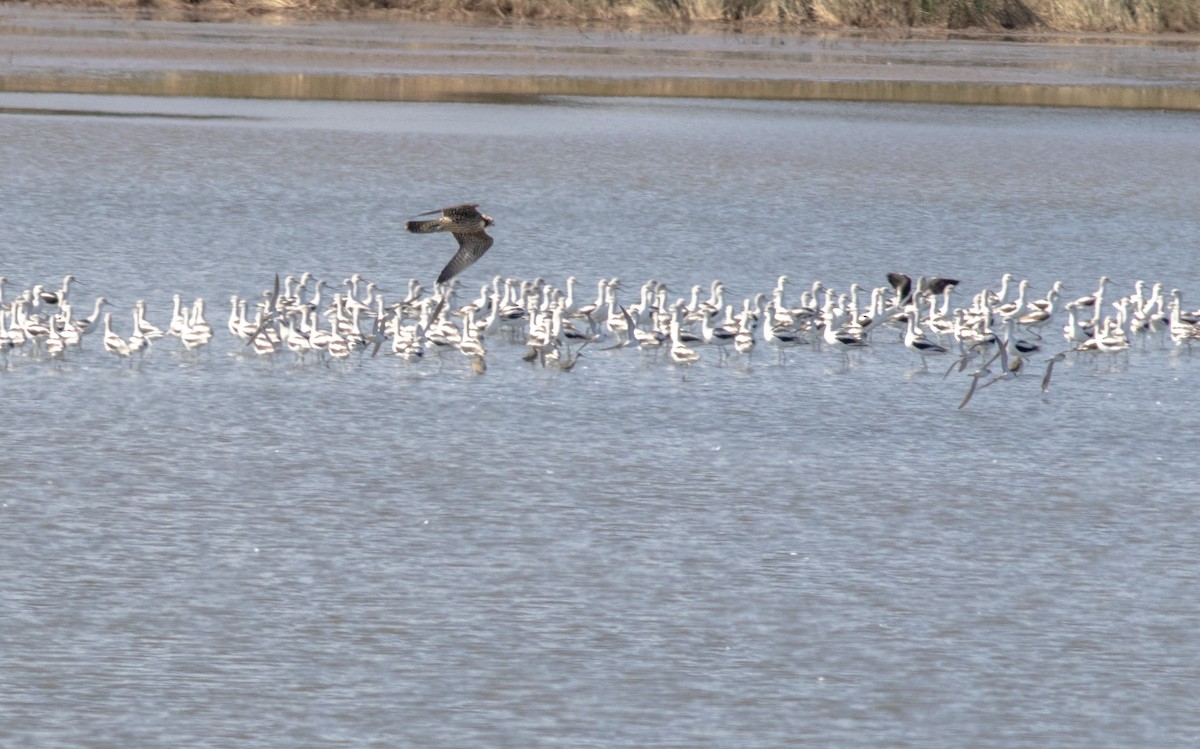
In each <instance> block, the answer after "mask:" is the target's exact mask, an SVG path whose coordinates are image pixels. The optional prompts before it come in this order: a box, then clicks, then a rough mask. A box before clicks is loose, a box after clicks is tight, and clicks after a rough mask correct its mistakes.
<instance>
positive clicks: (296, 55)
mask: <svg viewBox="0 0 1200 749" xmlns="http://www.w3.org/2000/svg"><path fill="white" fill-rule="evenodd" d="M0 45H2V46H0V48H2V49H3V50H4V54H3V55H0V91H9V92H25V93H29V92H54V93H120V94H132V95H155V96H229V97H238V98H245V97H249V98H299V99H304V98H318V99H334V100H337V99H344V100H385V101H387V100H422V101H439V100H451V101H486V100H497V101H499V100H533V99H536V98H538V97H548V96H651V97H689V98H706V97H707V98H752V99H783V100H816V99H821V100H847V101H903V102H922V103H956V104H1012V105H1040V106H1085V107H1086V106H1091V107H1120V108H1148V109H1173V110H1185V111H1196V110H1200V38H1195V37H1183V36H1172V37H1168V38H1165V39H1160V38H1159V37H1140V36H1130V35H1112V36H1104V35H1086V34H1079V35H1062V34H1038V35H1021V36H1015V37H1014V36H1012V35H1007V36H999V35H993V34H984V33H979V34H974V35H970V36H962V37H950V36H944V35H943V36H941V37H940V38H938V37H936V36H933V35H928V34H910V35H904V36H899V35H892V36H888V35H879V34H874V35H872V34H862V33H853V34H846V33H842V32H838V31H824V32H818V33H806V34H789V35H770V34H747V33H739V34H733V33H720V32H715V31H711V30H707V31H706V30H701V31H695V30H693V31H691V32H689V33H677V32H674V31H669V30H666V29H663V28H645V27H641V28H638V29H636V30H632V29H612V28H607V29H591V28H574V27H572V28H567V27H563V26H560V25H553V24H551V25H536V26H535V25H519V26H514V25H512V24H505V25H499V26H498V25H468V24H448V23H431V22H420V21H408V22H399V21H394V20H393V21H380V20H365V19H363V18H353V19H343V20H328V19H313V20H308V21H305V22H302V23H292V22H288V23H283V24H277V23H274V22H271V21H270V20H269V19H265V18H258V19H251V18H246V19H241V20H237V21H228V22H224V23H180V22H176V21H169V20H161V19H159V18H157V17H143V16H142V15H141V14H138V13H112V12H107V11H106V12H97V11H78V10H63V9H49V8H46V7H43V6H35V7H30V6H11V5H0Z"/></svg>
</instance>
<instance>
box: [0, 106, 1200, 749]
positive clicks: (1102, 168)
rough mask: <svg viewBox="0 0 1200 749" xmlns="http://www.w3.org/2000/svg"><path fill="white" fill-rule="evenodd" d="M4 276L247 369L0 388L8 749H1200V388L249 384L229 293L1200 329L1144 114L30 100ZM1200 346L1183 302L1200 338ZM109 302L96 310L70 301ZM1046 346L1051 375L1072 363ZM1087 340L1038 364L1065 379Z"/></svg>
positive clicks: (1166, 169) (1078, 366) (886, 361)
mask: <svg viewBox="0 0 1200 749" xmlns="http://www.w3.org/2000/svg"><path fill="white" fill-rule="evenodd" d="M0 110H2V111H0V164H2V165H3V166H2V171H0V225H2V226H3V235H2V237H0V273H2V274H3V275H5V276H7V277H8V278H9V279H10V281H11V285H10V287H9V289H8V293H9V294H12V293H13V290H14V288H15V289H16V290H20V289H23V288H29V287H30V286H32V285H33V284H34V283H45V284H47V285H48V286H51V287H56V285H57V283H58V282H59V281H60V280H61V277H62V276H63V275H64V274H66V273H72V274H74V275H75V276H77V277H78V279H79V280H80V281H81V283H82V285H80V286H78V287H76V288H75V289H74V290H73V291H72V294H73V296H74V297H75V298H76V300H77V301H76V305H77V306H83V305H82V304H81V302H83V301H84V300H87V302H90V300H91V299H92V298H93V297H94V296H95V295H100V294H103V295H105V296H107V297H108V298H109V299H110V300H111V301H112V302H113V303H114V305H115V306H114V309H115V310H116V314H115V315H114V317H115V320H116V325H117V328H118V330H120V331H123V332H128V328H129V322H130V318H129V313H130V311H131V310H132V305H133V302H134V300H136V299H145V300H146V301H147V303H148V306H149V317H150V318H151V320H152V321H154V322H156V323H158V324H159V325H165V323H166V321H167V317H168V315H169V311H170V299H171V295H172V294H173V293H181V294H183V295H184V297H185V299H188V300H190V299H191V298H194V297H195V296H203V297H205V299H206V300H208V303H209V318H210V319H211V320H212V322H213V324H214V327H215V328H217V334H216V338H215V339H214V341H213V343H212V344H211V345H210V346H209V347H208V348H207V349H206V350H205V351H204V352H202V353H201V354H200V355H199V356H197V357H194V358H189V357H184V356H182V355H181V354H180V352H179V350H178V345H177V344H176V343H171V342H168V341H162V342H159V344H156V346H155V347H154V348H153V349H151V351H150V352H149V353H148V354H147V355H146V357H145V359H144V360H142V361H141V362H139V363H137V364H135V365H134V366H132V367H131V366H129V365H128V364H126V363H123V362H119V361H117V360H115V359H113V358H111V357H108V356H105V355H104V353H103V351H102V350H101V348H100V345H99V343H100V341H99V339H98V337H93V338H91V339H88V340H86V342H85V344H84V348H85V350H84V351H82V352H79V353H71V354H69V355H68V357H67V358H66V360H65V361H63V362H62V363H61V364H57V365H56V364H53V363H50V362H45V361H33V360H31V359H29V358H28V357H26V356H23V355H19V354H18V355H14V356H13V357H12V360H11V362H10V364H9V367H8V368H7V370H5V371H0V392H2V394H3V396H2V397H3V403H4V409H3V418H2V419H0V438H2V441H0V446H2V447H0V472H2V474H3V476H4V479H3V486H4V489H3V490H2V494H3V499H2V500H0V612H3V622H4V625H3V626H2V627H0V743H3V744H5V745H8V746H31V747H114V746H120V747H141V746H145V747H149V746H214V747H216V746H221V747H227V746H242V747H295V746H354V747H358V746H380V747H383V746H388V747H392V746H425V747H434V746H437V747H540V746H572V747H584V746H592V747H609V746H644V747H700V746H712V747H731V748H732V747H737V748H738V749H745V748H749V747H780V746H830V747H832V746H837V747H877V748H879V749H883V748H885V747H886V748H892V747H904V746H914V747H916V746H920V747H945V748H946V749H960V748H961V747H971V746H980V747H983V746H986V747H990V748H996V747H1029V748H1031V749H1033V748H1037V749H1042V748H1044V747H1048V746H1054V747H1081V748H1082V747H1088V748H1089V749H1093V748H1096V747H1130V746H1145V747H1151V746H1153V747H1160V748H1169V747H1193V746H1196V744H1197V742H1198V741H1200V717H1198V716H1200V713H1198V712H1197V711H1196V705H1197V704H1200V599H1197V597H1196V595H1195V592H1196V590H1198V589H1200V560H1198V555H1197V544H1196V542H1195V530H1196V528H1197V527H1200V517H1198V515H1200V509H1198V508H1200V505H1198V502H1197V499H1198V497H1200V490H1198V489H1197V480H1198V479H1200V463H1198V462H1197V461H1196V459H1195V455H1194V450H1193V445H1194V442H1195V435H1196V434H1197V430H1198V429H1200V407H1198V404H1197V398H1196V391H1197V385H1198V384H1200V359H1197V358H1193V357H1192V356H1191V355H1190V354H1189V353H1188V352H1187V350H1186V349H1183V350H1174V349H1173V348H1172V347H1171V346H1170V344H1169V342H1167V345H1162V344H1160V342H1159V341H1158V340H1156V339H1151V340H1149V341H1147V343H1146V345H1145V346H1144V347H1143V346H1142V345H1141V344H1140V343H1139V344H1138V345H1136V346H1135V347H1134V349H1133V350H1131V351H1130V352H1129V353H1128V354H1127V355H1122V356H1121V357H1115V358H1113V359H1112V360H1111V361H1109V360H1102V361H1099V362H1095V363H1089V362H1087V361H1084V360H1082V359H1080V360H1078V361H1075V360H1071V361H1068V362H1064V363H1063V364H1062V365H1060V367H1059V369H1058V370H1057V371H1056V374H1055V379H1054V382H1053V385H1052V387H1051V389H1050V391H1049V393H1047V394H1046V395H1043V394H1042V392H1041V390H1040V388H1039V387H1038V379H1039V375H1040V366H1041V362H1042V361H1044V357H1045V354H1040V355H1036V356H1035V357H1034V359H1033V362H1034V366H1035V367H1037V368H1038V369H1036V371H1035V372H1034V373H1032V374H1030V375H1028V376H1022V377H1020V378H1018V379H1016V380H1014V381H1011V382H1001V383H998V384H997V385H995V386H994V387H991V388H989V389H987V390H985V391H981V392H980V393H979V394H978V395H977V396H976V398H975V400H973V401H972V403H971V404H970V406H969V407H968V408H966V409H964V410H961V411H960V410H958V409H957V405H958V402H959V401H960V399H961V397H962V394H963V392H964V391H965V389H966V385H967V380H966V379H965V377H964V376H962V375H952V376H951V377H950V378H948V379H947V380H943V379H942V377H941V374H942V371H943V369H944V367H943V366H941V365H933V364H931V367H930V371H929V372H923V371H921V368H920V363H919V362H918V361H916V360H915V358H914V357H913V356H912V355H911V354H909V353H908V352H907V351H906V350H905V349H904V348H903V347H902V346H901V345H900V344H899V343H898V341H897V340H896V339H897V336H896V334H894V333H888V332H886V331H884V334H883V335H880V336H878V337H877V341H876V344H875V345H874V346H873V347H872V348H871V349H870V350H868V351H866V352H863V354H862V355H861V356H857V355H856V356H855V357H854V358H853V359H852V360H851V362H850V365H849V366H845V364H844V362H843V360H842V359H841V357H840V355H839V354H836V353H834V352H830V351H824V350H822V351H810V350H803V351H797V352H793V353H792V354H790V355H789V358H788V360H787V362H786V364H780V363H778V362H777V360H776V359H775V357H774V355H773V354H772V353H770V352H768V351H766V350H765V349H766V346H765V345H762V344H760V347H759V348H760V351H758V352H757V353H756V354H755V356H754V357H753V358H752V359H751V360H750V361H749V362H747V361H746V360H744V359H735V360H734V361H733V362H731V363H730V364H729V365H724V366H718V365H717V362H716V356H715V354H714V353H713V352H711V351H705V352H703V355H704V359H703V360H702V361H701V362H700V363H699V364H697V365H696V366H695V367H693V368H692V369H691V370H690V371H689V372H687V373H686V376H684V374H683V373H682V372H680V371H679V370H677V369H676V368H674V367H673V366H671V365H670V364H669V363H667V362H666V361H663V360H654V359H653V358H648V357H644V356H641V355H639V354H636V353H633V352H628V351H613V352H601V351H597V350H594V349H589V350H588V351H587V352H585V357H584V358H583V359H581V360H580V362H579V364H578V366H577V367H576V368H575V369H574V370H573V371H571V372H562V371H558V370H554V369H551V368H545V369H543V368H541V367H538V366H536V365H533V366H531V365H527V364H525V363H523V362H521V361H520V358H519V357H520V354H521V353H522V351H523V349H522V348H521V347H520V346H517V345H511V344H506V343H504V342H503V341H495V342H489V357H488V362H489V369H488V371H487V373H486V374H484V375H482V376H477V375H475V374H473V373H472V372H471V370H470V367H469V366H468V365H467V364H466V362H465V361H464V360H462V359H461V357H457V356H452V357H447V358H446V359H445V360H444V361H443V362H441V363H439V362H438V361H436V360H434V359H433V358H427V360H426V361H422V362H420V363H416V364H411V363H405V362H402V361H400V360H398V359H394V358H391V357H384V356H381V357H379V358H376V359H370V358H366V359H363V360H361V361H359V360H357V359H356V360H352V361H351V362H349V363H348V364H346V365H344V366H330V367H326V366H323V365H316V364H312V363H310V364H309V365H307V366H300V367H298V366H294V365H292V364H291V363H290V362H289V361H288V360H287V359H286V358H285V357H279V358H278V359H277V360H276V361H274V362H271V361H264V360H261V359H258V358H256V357H254V356H253V355H244V354H243V353H242V348H241V346H240V344H239V343H237V342H235V341H234V339H233V338H232V337H231V336H230V335H229V334H228V333H227V332H226V331H225V330H224V329H223V324H222V323H223V320H224V318H225V312H226V310H227V306H226V304H227V300H228V298H229V296H230V295H231V294H239V295H242V296H253V295H255V294H258V293H259V292H261V291H262V290H263V289H266V288H268V287H269V286H270V283H271V280H272V278H273V276H274V274H275V273H277V272H279V273H297V274H298V273H300V272H303V271H311V272H313V273H315V274H316V275H317V276H319V277H322V278H326V279H327V280H329V281H330V282H331V283H333V284H340V282H341V280H342V279H343V278H346V277H348V276H349V275H351V274H353V273H361V274H363V275H364V276H366V277H367V278H369V279H371V280H374V281H376V282H377V283H378V284H379V285H380V286H381V287H382V288H384V289H385V290H386V291H387V292H389V294H390V295H391V296H394V297H399V296H402V295H403V293H404V291H405V288H404V287H405V284H406V282H407V279H408V278H410V277H417V278H420V279H421V280H423V281H424V282H425V283H429V281H430V280H431V279H432V277H433V276H434V275H435V274H436V273H437V271H438V270H439V269H440V268H441V265H442V264H443V263H444V262H445V260H446V258H447V257H448V255H449V254H450V251H451V250H452V249H453V243H452V242H451V241H450V240H449V238H447V237H441V236H432V237H423V236H422V237H414V236H411V235H406V234H405V233H404V232H403V222H404V221H405V220H406V219H408V218H411V217H412V216H413V215H414V214H416V213H419V212H421V211H425V210H429V209H433V208H438V207H440V206H442V205H447V204H450V203H454V202H460V201H463V200H467V199H470V200H474V201H478V202H480V203H481V204H482V208H483V209H484V210H485V211H486V212H488V213H489V214H490V215H492V216H493V217H495V218H496V226H495V227H494V230H493V234H494V236H495V237H496V243H495V246H494V248H493V249H492V250H491V252H489V253H488V254H487V255H486V256H485V257H484V258H483V260H481V261H480V262H479V263H478V264H477V265H476V266H474V267H472V268H471V269H470V270H469V271H468V272H467V273H466V274H464V276H463V280H464V283H465V285H466V287H467V288H468V289H470V288H473V287H477V286H478V285H479V284H482V283H486V282H488V281H489V280H490V279H491V277H492V276H493V275H494V274H504V275H508V276H515V277H519V278H533V277H536V276H542V277H544V278H546V279H548V280H550V281H552V282H554V283H558V284H562V283H563V282H564V281H565V278H566V277H567V276H569V275H575V276H577V277H578V278H579V279H580V283H581V288H582V290H583V291H584V293H585V294H588V295H590V294H591V293H592V292H593V290H594V283H595V281H596V280H597V279H599V278H601V277H609V276H620V277H621V278H622V279H623V281H624V282H625V286H626V289H627V290H626V291H625V292H622V294H623V298H624V299H628V298H629V296H630V295H631V294H632V293H633V292H632V291H631V290H632V289H636V287H637V285H638V284H640V283H641V282H642V281H644V280H646V279H649V278H658V279H661V280H663V281H665V282H666V283H667V284H669V285H670V286H671V288H672V289H673V290H677V293H678V296H681V297H686V296H688V294H689V290H690V286H691V285H692V284H704V285H705V287H706V289H707V285H708V283H709V282H710V281H712V280H713V279H722V280H724V281H725V283H726V284H727V285H728V286H729V287H730V289H731V294H732V297H733V298H734V299H736V300H739V302H740V299H741V298H743V297H749V296H752V295H753V294H754V293H757V292H759V291H763V292H767V291H769V290H770V289H771V287H772V286H773V284H774V282H775V279H776V277H777V276H778V275H780V274H787V275H788V276H789V277H791V278H792V279H793V280H795V281H797V282H798V283H799V284H800V286H798V287H793V288H795V289H796V291H795V292H789V293H794V294H798V292H799V289H800V288H803V287H805V286H807V285H808V284H811V283H812V282H813V281H815V280H820V281H822V282H823V283H824V284H825V285H827V286H832V287H834V288H837V289H839V290H846V289H848V287H849V285H850V284H851V283H859V284H861V285H862V286H864V287H866V288H871V287H873V286H877V285H881V284H884V283H885V278H884V277H885V274H886V273H887V272H889V271H904V272H907V273H910V274H912V275H914V276H915V275H918V274H926V275H941V276H953V277H957V278H959V279H961V280H962V285H961V288H962V289H963V291H962V292H961V293H960V294H959V295H958V296H957V297H956V300H957V303H959V304H965V303H966V299H967V298H968V295H969V294H971V293H973V292H974V291H977V290H979V289H981V288H984V287H992V288H995V287H997V286H998V284H999V281H1000V277H1001V275H1002V274H1003V273H1006V272H1010V273H1013V274H1015V275H1016V277H1018V278H1028V279H1030V281H1031V284H1032V286H1031V290H1032V291H1034V292H1037V295H1038V296H1040V295H1041V294H1042V293H1044V292H1045V290H1046V289H1048V288H1049V286H1050V284H1051V283H1052V282H1053V281H1054V280H1062V281H1063V282H1064V283H1065V284H1066V286H1067V296H1068V297H1074V296H1077V295H1082V294H1085V293H1089V292H1091V291H1093V290H1094V289H1095V286H1096V282H1097V279H1098V278H1099V276H1100V275H1102V274H1103V275H1108V276H1111V277H1112V278H1113V281H1114V283H1113V288H1114V290H1116V291H1117V292H1118V293H1120V294H1125V293H1129V292H1130V291H1131V290H1132V288H1133V283H1134V281H1135V280H1137V279H1145V280H1146V281H1147V282H1150V283H1153V282H1155V281H1161V282H1163V283H1165V284H1166V287H1167V288H1168V289H1170V288H1179V289H1180V290H1182V292H1183V294H1184V300H1185V306H1188V307H1192V306H1195V300H1196V299H1197V298H1200V263H1198V261H1197V259H1196V256H1195V252H1196V239H1197V237H1200V212H1198V211H1197V206H1200V182H1198V181H1197V180H1196V175H1197V174H1200V149H1198V148H1197V147H1196V145H1197V144H1198V143H1200V123H1198V122H1197V120H1196V118H1195V117H1194V116H1191V115H1185V114H1165V113H1161V112H1157V111H1109V110H1065V109H1030V108H1004V109H997V108H975V107H936V106H922V105H894V104H893V105H873V104H837V103H797V102H728V101H701V100H687V99H684V100H673V101H657V100H647V99H572V98H562V99H551V100H547V101H545V102H543V103H539V104H529V105H500V104H461V103H443V104H428V103H346V102H338V103H329V102H288V101H251V100H222V99H155V98H138V97H98V96H76V95H54V96H51V95H36V94H3V95H0ZM1189 301H1190V302H1192V304H1187V302H1189ZM84 304H86V302H85V303H84ZM1056 330H1057V328H1051V332H1050V334H1049V335H1048V339H1053V338H1055V337H1056V336H1057V332H1056ZM1059 348H1060V346H1059V345H1058V341H1057V340H1054V342H1053V343H1050V344H1048V345H1047V353H1050V352H1054V351H1057V350H1059Z"/></svg>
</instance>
